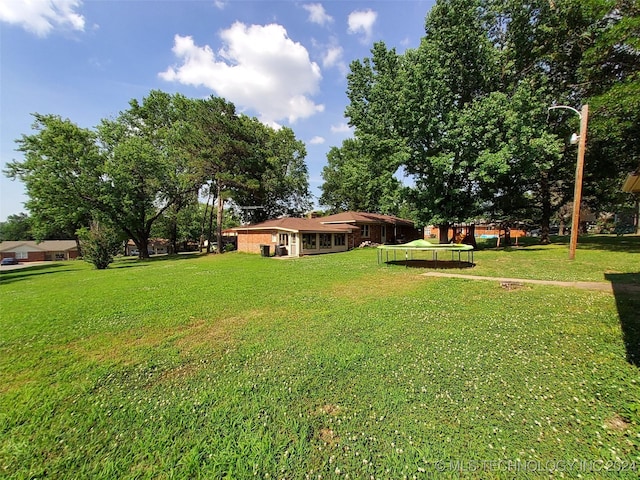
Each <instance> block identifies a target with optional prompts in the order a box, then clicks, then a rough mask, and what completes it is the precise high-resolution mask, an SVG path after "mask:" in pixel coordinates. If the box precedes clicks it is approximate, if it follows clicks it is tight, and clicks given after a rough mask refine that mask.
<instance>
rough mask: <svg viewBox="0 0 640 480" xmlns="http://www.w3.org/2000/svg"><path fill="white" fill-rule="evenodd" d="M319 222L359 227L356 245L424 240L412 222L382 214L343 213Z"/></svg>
mask: <svg viewBox="0 0 640 480" xmlns="http://www.w3.org/2000/svg"><path fill="white" fill-rule="evenodd" d="M317 220H319V221H320V222H322V223H323V224H325V225H339V224H342V225H352V226H354V227H357V230H356V231H355V232H354V245H355V246H358V245H360V244H361V243H362V242H366V241H370V242H373V243H379V244H395V243H406V242H411V241H412V240H417V239H419V238H422V232H421V231H420V230H419V229H417V228H416V227H415V225H414V223H413V222H412V221H411V220H406V219H404V218H398V217H394V216H393V215H383V214H380V213H366V212H352V211H349V212H342V213H336V214H335V215H329V216H326V217H320V218H318V219H317Z"/></svg>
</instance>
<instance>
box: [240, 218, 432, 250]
mask: <svg viewBox="0 0 640 480" xmlns="http://www.w3.org/2000/svg"><path fill="white" fill-rule="evenodd" d="M231 230H233V231H235V232H236V233H237V235H238V251H240V252H248V253H260V252H261V246H262V245H268V246H269V249H270V252H274V251H276V247H279V246H280V247H284V251H282V250H281V251H280V253H282V254H283V255H287V256H294V257H298V256H302V255H313V254H317V253H332V252H343V251H346V250H350V249H352V248H354V247H357V246H359V245H360V244H361V243H362V242H364V241H371V242H374V243H403V242H409V241H411V240H416V239H418V238H420V237H421V232H420V231H419V230H418V229H416V228H415V227H414V224H413V222H411V221H410V220H404V219H401V218H397V217H393V216H390V215H381V214H377V213H362V212H344V213H339V214H336V215H330V216H328V217H316V218H278V219H273V220H267V221H266V222H262V223H258V224H255V225H245V226H242V227H236V228H233V229H231ZM284 252H286V253H284Z"/></svg>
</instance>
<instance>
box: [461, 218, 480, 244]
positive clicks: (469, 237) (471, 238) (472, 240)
mask: <svg viewBox="0 0 640 480" xmlns="http://www.w3.org/2000/svg"><path fill="white" fill-rule="evenodd" d="M462 243H463V244H465V245H471V246H472V247H473V248H475V249H477V248H478V244H477V243H476V224H475V223H472V224H471V225H469V226H468V227H467V234H466V235H465V236H464V238H463V239H462Z"/></svg>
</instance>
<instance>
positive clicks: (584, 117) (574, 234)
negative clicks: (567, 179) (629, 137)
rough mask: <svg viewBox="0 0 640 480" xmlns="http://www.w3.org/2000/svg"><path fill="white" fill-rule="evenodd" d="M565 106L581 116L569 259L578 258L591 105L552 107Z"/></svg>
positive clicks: (551, 108)
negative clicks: (577, 108) (583, 177)
mask: <svg viewBox="0 0 640 480" xmlns="http://www.w3.org/2000/svg"><path fill="white" fill-rule="evenodd" d="M555 108H565V109H567V110H571V111H573V112H575V113H577V114H578V117H580V132H579V137H578V138H579V142H578V161H577V163H576V183H575V186H574V190H573V215H572V218H571V241H570V243H569V260H574V259H575V258H576V246H577V244H578V230H579V228H580V202H581V200H582V173H583V171H584V152H585V150H586V146H587V123H588V121H589V105H583V106H582V112H579V111H578V110H576V109H575V108H572V107H567V106H565V105H557V106H554V107H550V108H549V110H553V109H555Z"/></svg>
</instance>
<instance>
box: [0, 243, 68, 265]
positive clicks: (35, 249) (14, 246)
mask: <svg viewBox="0 0 640 480" xmlns="http://www.w3.org/2000/svg"><path fill="white" fill-rule="evenodd" d="M0 256H1V257H2V258H7V257H13V258H15V259H17V260H18V261H20V262H44V261H55V260H71V259H74V258H77V257H78V246H77V244H76V241H75V240H45V241H43V242H40V243H37V242H35V241H32V240H21V241H10V242H2V243H0Z"/></svg>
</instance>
